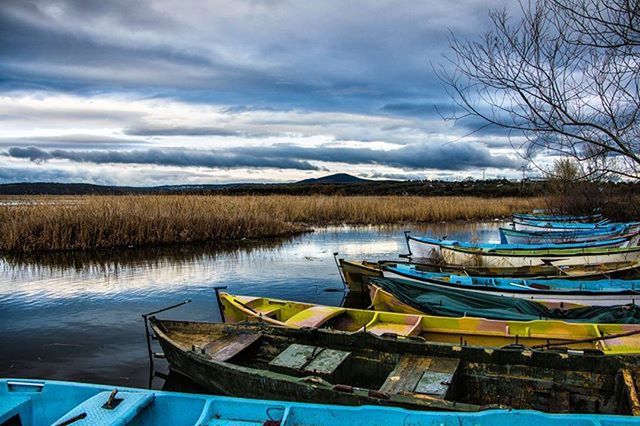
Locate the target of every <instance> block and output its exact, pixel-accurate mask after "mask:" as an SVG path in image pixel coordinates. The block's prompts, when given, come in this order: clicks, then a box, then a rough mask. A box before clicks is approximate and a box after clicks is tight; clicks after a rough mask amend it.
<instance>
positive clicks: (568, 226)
mask: <svg viewBox="0 0 640 426" xmlns="http://www.w3.org/2000/svg"><path fill="white" fill-rule="evenodd" d="M512 223H513V226H514V229H520V230H529V231H585V230H599V229H605V230H606V229H611V228H614V227H617V226H624V227H627V228H629V229H630V230H631V231H632V232H635V231H637V229H638V225H639V223H638V222H629V223H613V222H609V221H606V220H603V221H600V222H596V223H580V222H544V221H542V222H540V221H534V220H518V219H514V220H513V222H512Z"/></svg>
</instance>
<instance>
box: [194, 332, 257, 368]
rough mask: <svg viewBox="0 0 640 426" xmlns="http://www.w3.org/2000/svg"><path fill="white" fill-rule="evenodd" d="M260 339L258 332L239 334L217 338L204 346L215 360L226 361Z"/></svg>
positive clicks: (206, 351)
mask: <svg viewBox="0 0 640 426" xmlns="http://www.w3.org/2000/svg"><path fill="white" fill-rule="evenodd" d="M258 339H260V336H259V335H257V334H238V335H234V336H225V337H222V338H220V339H216V340H214V341H212V342H210V343H208V344H206V345H205V346H204V348H203V349H204V351H205V353H206V354H207V355H209V357H210V358H211V359H212V360H214V361H220V362H225V361H228V360H230V359H231V358H233V357H234V356H236V355H237V354H239V353H240V352H242V351H243V350H245V349H246V348H248V347H249V346H251V344H253V343H254V342H256V341H257V340H258Z"/></svg>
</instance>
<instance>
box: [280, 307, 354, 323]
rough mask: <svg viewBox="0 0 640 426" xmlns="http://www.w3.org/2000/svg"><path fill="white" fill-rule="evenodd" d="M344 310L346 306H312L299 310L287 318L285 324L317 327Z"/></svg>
mask: <svg viewBox="0 0 640 426" xmlns="http://www.w3.org/2000/svg"><path fill="white" fill-rule="evenodd" d="M344 312H345V309H344V308H336V307H334V306H312V307H310V308H308V309H305V310H304V311H300V312H298V313H297V314H295V315H294V316H292V317H291V318H289V319H288V320H286V321H285V324H287V325H288V326H291V327H300V328H302V327H311V328H316V327H320V326H321V325H322V324H324V323H325V322H327V321H329V320H330V319H331V318H334V317H336V316H338V315H340V314H342V313H344Z"/></svg>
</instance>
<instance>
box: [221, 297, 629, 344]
mask: <svg viewBox="0 0 640 426" xmlns="http://www.w3.org/2000/svg"><path fill="white" fill-rule="evenodd" d="M219 297H220V304H221V306H222V309H223V313H224V318H225V320H226V321H228V322H240V321H245V320H252V321H261V322H264V323H266V324H270V325H276V326H281V327H291V328H330V329H333V330H336V331H343V332H347V333H362V332H367V333H372V334H375V335H379V336H381V335H386V334H395V335H399V336H411V337H416V336H418V337H421V338H423V339H425V340H428V341H431V342H441V343H458V344H462V345H471V346H480V347H486V348H500V347H503V346H507V345H511V344H521V345H525V346H530V347H532V346H536V345H543V346H544V345H549V344H551V345H556V344H562V345H563V346H565V347H567V348H572V349H575V350H598V351H601V352H603V353H605V354H612V355H613V354H639V353H640V325H632V324H585V323H568V322H562V321H542V320H541V321H498V320H487V319H482V318H473V317H464V318H449V317H438V316H430V315H408V314H400V313H391V312H381V311H369V310H364V309H348V308H341V307H335V306H322V305H314V304H310V303H301V302H293V301H288V300H278V299H268V298H266V297H252V296H236V295H231V294H228V293H223V292H221V293H220V294H219Z"/></svg>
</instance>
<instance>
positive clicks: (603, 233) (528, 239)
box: [499, 226, 628, 244]
mask: <svg viewBox="0 0 640 426" xmlns="http://www.w3.org/2000/svg"><path fill="white" fill-rule="evenodd" d="M499 232H500V242H501V243H502V244H558V243H568V242H574V243H576V242H591V241H602V240H608V239H615V238H618V237H620V236H622V235H624V234H625V233H627V232H628V230H627V228H626V227H624V226H619V227H615V228H611V229H606V230H605V229H602V230H599V229H594V230H584V231H526V230H519V229H511V228H499Z"/></svg>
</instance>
